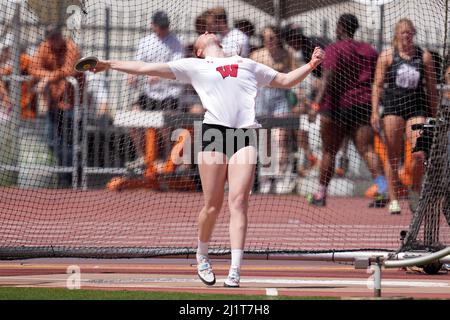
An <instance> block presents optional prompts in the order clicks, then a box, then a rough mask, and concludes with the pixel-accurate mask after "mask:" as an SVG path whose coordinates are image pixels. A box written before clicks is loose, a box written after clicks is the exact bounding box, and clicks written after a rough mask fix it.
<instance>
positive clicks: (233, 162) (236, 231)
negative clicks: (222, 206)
mask: <svg viewBox="0 0 450 320" xmlns="http://www.w3.org/2000/svg"><path fill="white" fill-rule="evenodd" d="M256 158H257V151H256V148H255V147H251V146H250V147H245V148H242V149H240V150H239V151H238V152H236V153H235V154H234V155H233V156H232V157H231V158H230V161H229V164H228V187H229V191H228V206H229V208H230V242H231V249H244V243H245V237H246V234H247V210H248V200H249V197H250V190H251V188H252V185H253V178H254V176H255V167H256Z"/></svg>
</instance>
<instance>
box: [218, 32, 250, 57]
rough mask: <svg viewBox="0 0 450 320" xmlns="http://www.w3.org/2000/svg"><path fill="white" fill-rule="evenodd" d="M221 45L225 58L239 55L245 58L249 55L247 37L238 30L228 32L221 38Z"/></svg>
mask: <svg viewBox="0 0 450 320" xmlns="http://www.w3.org/2000/svg"><path fill="white" fill-rule="evenodd" d="M221 44H222V47H223V52H225V55H226V56H234V55H239V56H241V57H244V58H246V57H248V55H249V54H250V44H249V41H248V37H247V36H246V35H245V33H243V32H242V31H240V30H238V29H231V30H230V31H228V33H227V34H226V35H225V36H224V37H223V39H222V41H221Z"/></svg>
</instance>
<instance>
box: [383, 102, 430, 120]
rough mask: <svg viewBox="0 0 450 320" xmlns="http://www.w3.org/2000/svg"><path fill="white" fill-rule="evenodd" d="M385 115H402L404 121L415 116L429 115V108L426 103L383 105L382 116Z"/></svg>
mask: <svg viewBox="0 0 450 320" xmlns="http://www.w3.org/2000/svg"><path fill="white" fill-rule="evenodd" d="M386 116H398V117H402V118H403V119H404V120H405V121H407V120H409V119H411V118H415V117H425V118H428V117H431V112H430V108H428V107H427V106H426V105H416V106H404V105H403V106H402V105H401V104H399V105H397V106H384V109H383V114H382V116H381V117H382V118H384V117H386Z"/></svg>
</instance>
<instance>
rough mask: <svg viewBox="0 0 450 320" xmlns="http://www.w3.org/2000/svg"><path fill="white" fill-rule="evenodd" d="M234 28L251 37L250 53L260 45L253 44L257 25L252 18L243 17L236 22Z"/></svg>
mask: <svg viewBox="0 0 450 320" xmlns="http://www.w3.org/2000/svg"><path fill="white" fill-rule="evenodd" d="M234 28H235V29H238V30H240V31H242V32H243V33H244V34H245V35H246V36H247V37H248V39H249V55H251V54H252V52H253V51H255V50H256V49H258V47H256V46H254V45H252V42H251V39H252V38H253V37H254V36H255V26H254V25H253V23H251V21H250V20H247V19H241V20H236V21H235V22H234Z"/></svg>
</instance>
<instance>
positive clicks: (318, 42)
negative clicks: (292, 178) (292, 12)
mask: <svg viewBox="0 0 450 320" xmlns="http://www.w3.org/2000/svg"><path fill="white" fill-rule="evenodd" d="M281 38H282V39H283V41H284V42H285V43H286V44H287V45H288V46H289V47H291V48H293V49H294V50H296V51H299V52H300V53H301V60H302V63H303V64H305V63H308V62H309V61H310V60H311V56H312V53H313V51H314V48H315V47H321V48H325V47H326V46H327V45H328V44H329V43H330V40H328V39H325V38H321V37H307V36H305V35H304V32H303V29H302V28H301V26H300V25H298V24H296V23H290V24H288V25H286V26H285V27H283V29H282V31H281ZM321 78H322V65H319V66H318V67H317V68H316V69H315V70H313V72H312V74H311V76H310V77H308V78H307V79H306V81H304V82H302V83H300V88H299V90H301V91H303V94H302V93H299V94H298V96H299V98H300V104H299V106H300V108H298V109H296V111H297V112H296V113H300V125H299V130H298V131H297V144H298V147H299V148H300V149H301V150H303V153H300V154H301V155H302V157H301V158H299V159H298V167H297V172H298V174H299V175H300V176H304V175H306V172H307V171H308V170H309V169H310V168H312V167H313V166H314V165H315V164H316V163H317V162H318V159H317V157H316V156H315V155H314V153H313V152H312V150H311V147H310V145H309V131H310V130H311V129H312V127H313V126H318V125H319V122H320V120H319V119H316V117H315V114H314V110H312V109H311V107H312V106H311V103H312V101H314V99H315V96H316V94H317V90H318V88H319V87H320V85H321Z"/></svg>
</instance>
